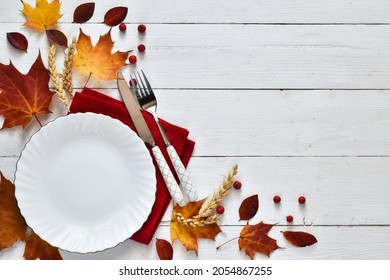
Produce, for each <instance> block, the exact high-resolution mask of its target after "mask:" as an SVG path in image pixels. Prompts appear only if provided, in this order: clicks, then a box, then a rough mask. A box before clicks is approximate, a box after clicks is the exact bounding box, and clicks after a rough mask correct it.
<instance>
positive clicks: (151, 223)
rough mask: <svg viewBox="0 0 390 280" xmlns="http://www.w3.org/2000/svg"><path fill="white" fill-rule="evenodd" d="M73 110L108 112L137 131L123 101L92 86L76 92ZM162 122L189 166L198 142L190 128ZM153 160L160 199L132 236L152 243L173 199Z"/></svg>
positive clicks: (160, 141)
mask: <svg viewBox="0 0 390 280" xmlns="http://www.w3.org/2000/svg"><path fill="white" fill-rule="evenodd" d="M70 112H71V113H86V112H93V113H98V114H103V115H107V116H110V117H112V118H114V119H118V120H120V121H122V122H123V123H124V124H126V125H127V126H129V127H130V128H131V129H132V130H134V131H135V127H134V125H133V123H132V121H131V118H130V116H129V113H128V111H127V109H126V107H125V105H124V104H123V102H121V101H119V100H117V99H114V98H111V97H109V96H107V95H104V94H102V93H99V92H97V91H94V90H92V89H89V88H84V89H83V91H82V92H77V93H76V94H75V96H74V99H73V102H72V104H71V107H70ZM142 113H143V115H144V117H145V120H146V122H147V124H148V126H149V128H150V130H151V132H152V134H153V136H154V138H155V141H156V144H157V145H158V146H159V147H160V149H161V151H162V153H163V154H164V156H165V158H166V159H167V161H168V164H169V165H170V167H171V169H172V170H174V169H173V166H172V164H171V163H170V161H169V156H168V154H167V152H166V149H165V144H164V141H163V139H162V137H161V134H160V132H159V130H158V127H157V124H156V123H155V121H154V119H153V117H152V116H151V115H149V114H148V113H145V112H142ZM161 124H162V125H163V127H164V128H165V130H166V133H167V135H168V137H169V139H170V140H171V143H172V145H173V146H174V147H175V149H176V151H177V153H178V154H179V156H180V158H181V160H182V161H183V164H184V165H185V166H187V164H188V162H189V160H190V158H191V155H192V152H193V150H194V145H195V142H193V141H191V140H189V139H188V138H187V137H188V134H189V131H188V130H187V129H185V128H182V127H179V126H176V125H173V124H171V123H169V122H166V121H164V120H161ZM153 164H154V166H155V167H156V178H157V191H156V200H155V202H154V204H153V207H152V211H151V213H150V215H149V217H148V219H147V220H146V221H145V223H144V224H143V226H142V227H141V229H139V230H138V231H137V232H136V233H134V235H133V236H132V237H131V239H132V240H135V241H137V242H140V243H144V244H149V242H150V240H151V239H152V237H153V235H154V233H155V231H156V229H157V226H158V224H159V223H160V221H161V218H162V216H163V215H164V213H165V211H166V209H167V207H168V205H169V202H170V201H171V196H170V194H169V192H168V189H167V187H166V185H165V183H164V180H163V178H162V176H161V174H160V172H159V171H158V167H157V164H156V162H155V160H154V159H153Z"/></svg>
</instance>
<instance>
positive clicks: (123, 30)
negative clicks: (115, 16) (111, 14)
mask: <svg viewBox="0 0 390 280" xmlns="http://www.w3.org/2000/svg"><path fill="white" fill-rule="evenodd" d="M126 28H127V26H126V24H124V23H121V24H119V30H120V31H122V32H125V31H126Z"/></svg>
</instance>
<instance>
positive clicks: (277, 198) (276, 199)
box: [273, 195, 306, 223]
mask: <svg viewBox="0 0 390 280" xmlns="http://www.w3.org/2000/svg"><path fill="white" fill-rule="evenodd" d="M273 200H274V202H275V203H280V202H281V201H282V198H281V197H280V196H279V195H275V196H274V198H273ZM298 202H299V204H305V203H306V197H304V196H302V195H301V196H300V197H298ZM286 221H287V222H289V223H291V222H292V221H294V217H293V216H292V215H288V216H286Z"/></svg>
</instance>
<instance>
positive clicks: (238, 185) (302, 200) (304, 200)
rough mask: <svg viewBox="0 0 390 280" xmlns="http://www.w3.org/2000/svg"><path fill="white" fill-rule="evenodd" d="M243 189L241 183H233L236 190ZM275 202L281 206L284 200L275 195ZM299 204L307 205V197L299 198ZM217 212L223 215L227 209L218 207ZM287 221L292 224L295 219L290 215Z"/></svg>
mask: <svg viewBox="0 0 390 280" xmlns="http://www.w3.org/2000/svg"><path fill="white" fill-rule="evenodd" d="M241 187H242V184H241V182H240V181H235V182H234V183H233V188H235V189H236V190H239V189H241ZM273 201H274V203H276V204H279V203H280V202H281V201H282V198H281V197H280V196H279V195H275V196H274V197H273ZM298 203H299V204H305V203H306V197H304V196H303V195H301V196H300V197H298ZM216 212H217V213H218V214H223V213H224V212H225V207H223V206H222V205H218V206H217V208H216ZM286 221H287V222H289V223H292V222H293V221H294V217H293V216H292V215H288V216H286Z"/></svg>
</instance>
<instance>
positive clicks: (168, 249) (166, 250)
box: [156, 238, 173, 260]
mask: <svg viewBox="0 0 390 280" xmlns="http://www.w3.org/2000/svg"><path fill="white" fill-rule="evenodd" d="M156 250H157V254H158V256H159V258H160V260H172V258H173V248H172V245H171V243H169V242H168V241H166V240H165V239H158V238H157V240H156Z"/></svg>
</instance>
